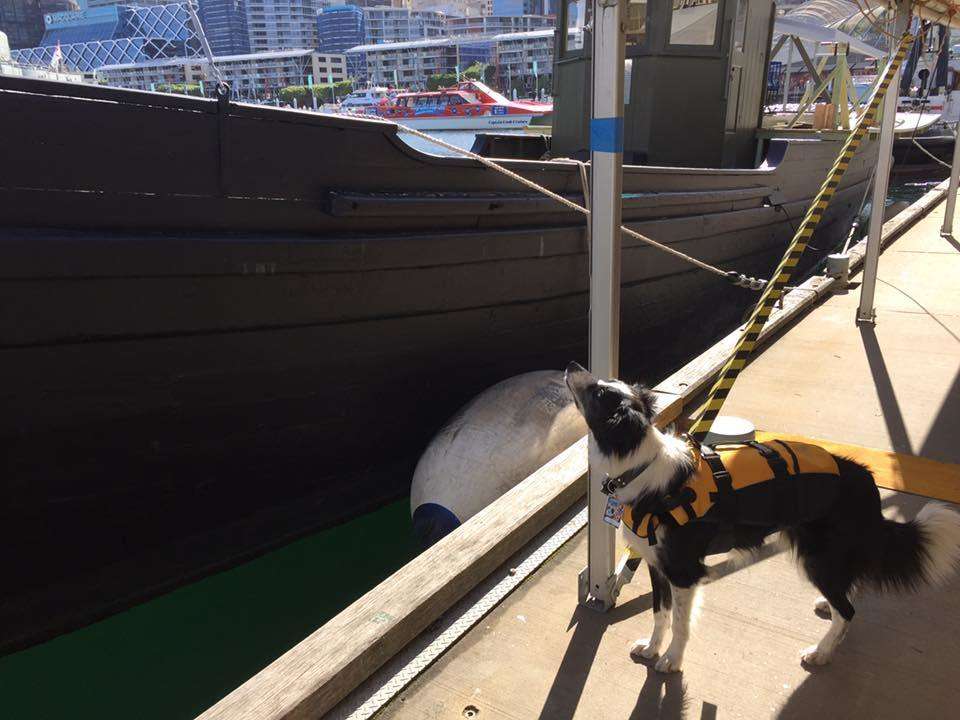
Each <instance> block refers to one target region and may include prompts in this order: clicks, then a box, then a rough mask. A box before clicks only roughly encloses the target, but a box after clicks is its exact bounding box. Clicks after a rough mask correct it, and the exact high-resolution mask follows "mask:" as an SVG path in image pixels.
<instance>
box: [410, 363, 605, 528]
mask: <svg viewBox="0 0 960 720" xmlns="http://www.w3.org/2000/svg"><path fill="white" fill-rule="evenodd" d="M586 432H587V428H586V425H585V423H584V422H583V417H582V416H581V415H580V412H579V411H578V410H577V408H576V406H575V405H574V402H573V397H572V396H571V395H570V392H569V391H568V390H567V386H566V385H565V384H564V382H563V373H562V372H559V371H554V370H541V371H537V372H530V373H525V374H523V375H517V376H516V377H512V378H509V379H508V380H504V381H503V382H500V383H497V384H496V385H494V386H493V387H491V388H488V389H487V390H485V391H484V392H482V393H481V394H480V395H478V396H477V397H475V398H474V399H473V400H471V401H470V402H469V403H467V404H466V405H465V406H464V407H462V408H461V409H460V410H458V411H457V413H456V414H455V415H454V416H453V418H451V419H450V421H449V422H448V423H447V424H446V425H445V426H444V427H443V428H441V430H440V431H439V432H438V433H437V434H436V435H435V436H434V438H433V439H432V440H431V441H430V444H429V445H428V446H427V449H426V450H425V451H424V453H423V455H422V456H421V457H420V461H419V462H418V463H417V469H416V471H415V472H414V474H413V484H412V486H411V488H410V511H411V513H412V515H413V528H414V532H416V534H417V536H418V537H419V538H420V539H421V540H423V541H424V542H425V543H428V544H432V543H435V542H436V541H437V540H439V539H440V538H442V537H443V536H444V535H446V534H447V533H449V532H451V531H452V530H454V529H455V528H456V527H457V526H459V525H460V524H461V523H463V522H464V521H466V520H467V519H468V518H470V517H472V516H473V515H474V514H476V513H477V512H478V511H480V510H482V509H483V508H484V507H486V506H487V505H488V504H490V503H491V502H492V501H493V500H496V499H497V498H498V497H500V496H501V495H502V494H503V493H505V492H506V491H507V490H509V489H510V488H512V487H513V486H514V485H516V484H517V483H519V482H520V481H521V480H523V479H524V478H525V477H527V476H528V475H530V474H531V473H533V472H534V471H535V470H537V469H538V468H540V467H541V466H542V465H544V464H545V463H546V462H547V461H548V460H550V459H551V458H553V457H554V456H555V455H557V454H558V453H560V452H561V451H563V450H565V449H566V448H568V447H570V445H572V444H573V443H574V442H576V441H577V440H578V439H579V438H581V437H583V435H585V434H586Z"/></svg>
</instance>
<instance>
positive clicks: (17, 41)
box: [0, 0, 43, 50]
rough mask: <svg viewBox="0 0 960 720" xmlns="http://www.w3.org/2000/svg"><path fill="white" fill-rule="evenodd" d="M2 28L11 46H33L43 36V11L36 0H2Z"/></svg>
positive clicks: (0, 13)
mask: <svg viewBox="0 0 960 720" xmlns="http://www.w3.org/2000/svg"><path fill="white" fill-rule="evenodd" d="M0 30H2V31H3V32H4V33H5V34H6V36H7V42H8V43H9V44H10V47H11V48H13V49H14V50H16V49H17V48H24V47H33V46H34V45H36V44H37V43H38V42H40V38H41V37H42V36H43V13H42V12H41V11H40V4H39V3H38V2H35V0H0Z"/></svg>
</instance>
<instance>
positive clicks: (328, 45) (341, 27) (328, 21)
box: [317, 5, 365, 53]
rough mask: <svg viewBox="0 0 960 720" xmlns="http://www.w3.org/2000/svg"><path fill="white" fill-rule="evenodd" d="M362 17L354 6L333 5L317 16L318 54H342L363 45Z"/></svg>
mask: <svg viewBox="0 0 960 720" xmlns="http://www.w3.org/2000/svg"><path fill="white" fill-rule="evenodd" d="M364 28H365V24H364V15H363V10H361V9H360V8H359V7H357V6H356V5H335V6H333V7H328V8H324V9H323V10H321V11H320V14H319V15H317V40H318V42H319V44H318V46H317V47H318V48H319V49H320V52H325V53H342V52H343V51H344V50H349V49H350V48H352V47H354V46H356V45H363V41H364V37H365V35H364Z"/></svg>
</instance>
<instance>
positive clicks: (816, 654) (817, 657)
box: [800, 645, 833, 665]
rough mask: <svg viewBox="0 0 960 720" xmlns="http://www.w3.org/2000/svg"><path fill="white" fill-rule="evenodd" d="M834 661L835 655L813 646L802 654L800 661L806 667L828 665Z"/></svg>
mask: <svg viewBox="0 0 960 720" xmlns="http://www.w3.org/2000/svg"><path fill="white" fill-rule="evenodd" d="M832 659H833V653H829V652H826V651H825V650H821V649H820V647H819V646H817V645H811V646H810V647H808V648H806V649H805V650H803V652H801V653H800V660H801V661H802V662H803V664H804V665H826V664H827V663H829V662H830V661H831V660H832Z"/></svg>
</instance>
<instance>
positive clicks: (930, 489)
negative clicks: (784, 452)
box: [757, 431, 960, 503]
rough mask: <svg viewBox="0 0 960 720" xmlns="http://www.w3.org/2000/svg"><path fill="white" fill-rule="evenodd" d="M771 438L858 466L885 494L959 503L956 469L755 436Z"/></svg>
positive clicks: (824, 443)
mask: <svg viewBox="0 0 960 720" xmlns="http://www.w3.org/2000/svg"><path fill="white" fill-rule="evenodd" d="M774 438H780V439H781V440H793V441H795V442H804V443H810V444H813V445H819V446H820V447H822V448H825V449H826V450H828V451H830V452H831V453H833V454H834V455H841V456H843V457H848V458H850V459H852V460H856V461H857V462H861V463H863V464H864V465H866V466H867V467H869V468H870V469H871V470H872V471H873V473H874V479H875V480H876V483H877V485H879V486H880V487H883V488H887V489H888V490H899V491H902V492H908V493H912V494H914V495H922V496H924V497H928V498H935V499H937V500H945V501H947V502H952V503H960V465H956V464H954V463H944V462H937V461H936V460H930V459H928V458H924V457H918V456H917V455H908V454H906V453H898V452H890V451H889V450H877V449H874V448H866V447H861V446H860V445H849V444H847V443H837V442H831V441H829V440H821V439H819V438H807V437H804V436H802V435H791V434H785V433H776V432H769V431H759V432H757V439H758V440H759V441H760V442H766V441H767V440H772V439H774Z"/></svg>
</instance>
